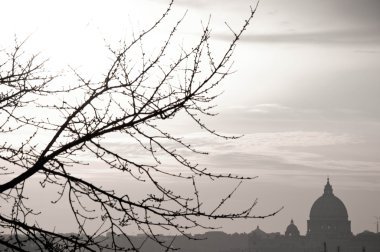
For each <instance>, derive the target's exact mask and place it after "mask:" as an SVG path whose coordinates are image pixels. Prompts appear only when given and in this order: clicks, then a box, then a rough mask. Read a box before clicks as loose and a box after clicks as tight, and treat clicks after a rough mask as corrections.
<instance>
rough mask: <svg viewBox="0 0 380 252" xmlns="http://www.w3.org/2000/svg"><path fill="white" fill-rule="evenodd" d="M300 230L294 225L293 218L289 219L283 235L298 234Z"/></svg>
mask: <svg viewBox="0 0 380 252" xmlns="http://www.w3.org/2000/svg"><path fill="white" fill-rule="evenodd" d="M299 235H300V231H299V230H298V228H297V226H296V225H294V222H293V220H291V221H290V224H289V225H288V227H287V228H286V231H285V236H299Z"/></svg>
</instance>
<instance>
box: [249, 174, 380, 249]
mask: <svg viewBox="0 0 380 252" xmlns="http://www.w3.org/2000/svg"><path fill="white" fill-rule="evenodd" d="M248 247H249V249H248V251H250V252H259V251H260V252H322V251H334V252H335V251H339V252H340V251H341V252H343V251H344V252H361V251H366V252H380V235H379V234H378V233H376V234H375V233H372V232H369V231H364V232H362V233H360V234H358V235H356V236H355V235H353V234H352V232H351V221H350V220H349V219H348V213H347V209H346V206H345V205H344V203H343V202H342V201H341V200H340V199H339V198H338V197H337V196H335V195H334V193H333V188H332V186H331V184H330V181H329V179H327V183H326V185H325V187H324V192H323V194H322V196H320V197H319V198H318V199H317V200H316V201H315V202H314V204H313V205H312V207H311V209H310V215H309V220H307V232H306V235H304V236H302V235H300V232H299V230H298V228H297V226H296V225H295V223H294V221H293V220H291V221H290V224H289V225H288V226H287V228H286V231H285V235H281V234H280V233H279V232H277V233H269V234H268V233H265V232H264V231H263V230H261V229H260V228H259V227H257V228H256V229H255V230H254V231H252V232H251V233H250V234H249V246H248Z"/></svg>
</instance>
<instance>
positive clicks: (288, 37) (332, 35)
mask: <svg viewBox="0 0 380 252" xmlns="http://www.w3.org/2000/svg"><path fill="white" fill-rule="evenodd" d="M213 37H214V38H216V39H220V40H226V41H231V38H232V34H230V33H216V34H214V35H213ZM241 41H243V42H248V43H294V44H352V45H354V44H367V45H378V43H379V41H380V30H379V28H373V29H367V30H364V29H363V30H358V29H351V30H349V29H347V30H343V29H342V30H327V29H326V30H319V31H298V32H281V31H272V32H271V33H259V32H256V33H250V34H244V35H243V37H242V39H241ZM375 52H377V51H376V50H375Z"/></svg>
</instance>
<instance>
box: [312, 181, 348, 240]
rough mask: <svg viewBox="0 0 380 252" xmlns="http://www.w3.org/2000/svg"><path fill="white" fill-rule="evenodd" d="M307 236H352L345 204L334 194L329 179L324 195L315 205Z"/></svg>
mask: <svg viewBox="0 0 380 252" xmlns="http://www.w3.org/2000/svg"><path fill="white" fill-rule="evenodd" d="M307 227H308V228H307V235H309V236H315V237H316V236H330V237H346V236H350V235H352V233H351V222H350V221H349V220H348V214H347V209H346V206H345V205H344V203H343V202H342V201H341V200H340V199H339V198H338V197H336V196H335V195H334V194H333V189H332V186H331V184H330V181H329V179H327V183H326V185H325V188H324V193H323V195H322V196H321V197H319V198H318V199H317V200H316V201H315V202H314V204H313V206H312V207H311V210H310V219H309V220H308V221H307Z"/></svg>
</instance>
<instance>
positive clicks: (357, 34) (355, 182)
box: [0, 0, 380, 234]
mask: <svg viewBox="0 0 380 252" xmlns="http://www.w3.org/2000/svg"><path fill="white" fill-rule="evenodd" d="M128 2H129V3H125V1H124V2H123V1H116V0H115V1H107V2H101V1H81V3H77V2H75V1H68V2H66V3H64V4H63V3H60V4H55V3H50V2H49V1H36V2H35V3H34V4H31V3H28V1H12V3H9V2H8V1H7V3H6V4H4V5H3V6H4V10H6V11H4V13H5V14H4V15H1V16H0V27H1V29H2V30H3V35H1V36H2V39H3V38H4V40H2V41H0V48H4V47H6V46H9V45H11V43H12V39H13V37H12V36H13V34H16V35H18V36H19V37H21V38H22V37H23V36H26V35H30V34H32V36H31V38H30V47H31V48H37V50H38V51H42V52H43V54H44V55H48V57H49V58H51V62H52V64H53V67H56V68H57V69H59V68H61V67H62V66H67V65H68V64H70V65H73V64H74V65H75V66H81V69H83V70H86V69H87V70H88V69H90V70H92V71H96V69H97V68H101V66H102V63H99V62H100V61H99V62H97V61H96V59H102V57H103V58H104V55H105V54H104V52H103V50H104V41H103V38H107V39H109V40H110V41H114V40H118V39H120V37H122V36H126V35H128V34H130V33H129V32H130V28H128V27H129V26H130V25H133V26H134V27H136V28H139V27H144V25H146V24H147V23H149V22H151V21H152V20H154V19H155V18H156V17H158V16H159V14H160V12H161V11H162V10H164V8H165V5H166V4H167V1H163V0H160V1H153V0H151V1H148V0H147V1H128ZM2 4H3V3H2ZM250 4H251V5H254V4H255V2H254V1H249V0H235V1H227V0H218V1H216V0H198V1H197V0H177V1H176V3H175V6H174V9H173V13H174V14H173V17H171V18H173V20H176V18H177V17H179V16H181V15H182V14H183V13H184V11H185V10H188V13H187V17H186V19H185V22H184V24H183V28H182V33H181V34H183V36H184V38H186V39H188V40H191V39H193V38H195V37H196V35H197V34H198V33H199V31H200V28H201V25H200V20H207V18H208V16H209V15H210V14H211V15H212V21H211V25H212V27H213V38H214V39H215V40H214V43H215V44H214V46H215V49H216V50H217V51H218V50H219V48H221V47H223V46H225V45H226V43H227V42H228V39H230V38H231V32H230V31H229V30H228V28H227V27H226V26H225V25H224V22H225V21H226V22H228V23H229V24H230V25H231V27H232V28H233V29H235V28H236V29H238V27H239V25H241V23H242V21H243V20H244V18H245V17H246V15H247V14H248V8H249V5H250ZM14 8H19V9H20V12H21V14H20V16H19V17H17V19H16V20H14V22H11V23H10V22H9V20H11V19H12V18H13V14H12V11H11V10H12V9H14ZM148 46H149V45H148ZM94 50H95V51H97V53H96V55H95V54H93V52H94ZM234 59H235V64H234V69H235V70H236V71H237V72H236V73H235V74H233V75H231V76H230V77H229V78H228V79H227V80H226V81H225V84H224V85H223V87H222V89H223V91H224V94H223V95H222V96H221V97H220V98H218V100H217V103H218V105H219V106H218V108H217V109H216V111H217V112H219V113H220V114H219V115H218V116H217V117H215V118H212V119H208V123H209V124H210V125H211V126H212V127H214V128H215V129H217V130H219V132H222V133H226V134H237V135H240V134H244V137H242V138H241V139H239V140H236V141H224V140H221V139H217V138H214V137H210V136H208V135H207V134H204V133H200V132H199V129H197V128H196V127H190V126H188V121H186V120H185V119H183V120H182V118H180V120H176V121H173V122H171V123H170V125H167V127H169V128H171V129H172V130H173V131H174V132H176V133H177V134H178V135H182V136H183V137H184V138H185V139H189V141H190V142H192V143H194V145H195V146H198V147H199V148H200V149H202V150H206V151H209V152H210V153H211V154H210V155H209V156H207V157H199V156H194V157H192V158H194V159H196V160H199V162H200V163H201V164H203V165H204V166H207V167H208V168H209V169H214V170H215V171H228V172H231V173H238V174H243V175H249V176H256V175H257V176H259V177H258V178H257V179H256V180H254V181H252V182H247V183H245V184H244V185H243V186H242V188H241V189H240V191H239V194H237V196H236V198H235V199H234V200H233V201H232V204H231V205H232V207H236V206H238V207H239V206H244V204H246V203H247V201H248V200H254V199H255V198H256V197H258V198H259V206H258V209H257V211H258V213H266V212H268V211H272V210H276V209H278V208H279V207H281V206H284V207H285V208H284V210H283V211H282V212H280V213H279V214H278V215H277V216H275V217H273V218H270V219H265V220H261V221H255V220H254V221H245V222H232V223H231V222H228V223H221V224H223V225H224V227H223V229H222V230H224V231H226V232H250V231H251V230H253V229H254V228H256V225H260V227H261V228H262V229H263V230H264V231H273V232H274V231H280V232H284V231H285V229H286V226H287V225H288V223H290V219H291V218H293V219H294V220H295V223H296V225H297V226H298V228H299V229H300V231H301V233H303V234H304V233H305V231H306V220H307V219H308V217H309V216H308V215H309V211H310V208H311V205H312V203H313V202H314V200H315V199H316V198H317V197H319V196H320V195H321V194H322V192H323V186H324V184H325V183H326V178H327V176H329V177H330V180H331V183H332V186H333V188H334V192H335V193H336V195H337V196H338V197H340V198H341V199H342V200H343V202H344V203H345V205H346V207H347V209H348V214H349V218H350V220H351V222H352V230H353V232H354V233H358V232H361V231H363V230H366V229H367V230H372V231H374V229H375V224H374V222H375V219H374V217H373V216H379V215H380V200H379V195H380V99H379V96H380V74H379V70H380V1H378V0H361V1H357V0H321V1H314V0H313V1H312V0H288V1H282V0H262V1H261V2H260V4H259V7H258V11H257V13H256V15H255V18H254V22H253V23H252V25H251V26H250V27H249V29H248V30H247V32H246V34H245V36H244V38H243V40H242V41H241V43H240V44H239V46H238V48H237V49H236V52H235V57H234ZM94 62H97V63H94ZM109 144H110V145H114V146H115V148H120V149H125V151H129V152H131V153H132V154H133V155H136V156H138V155H140V153H134V146H133V145H130V144H128V142H125V141H124V140H122V139H116V138H111V139H110V140H109ZM142 158H143V157H142ZM169 167H170V168H172V169H175V168H176V167H174V166H173V167H171V166H170V164H169ZM78 169H82V170H83V173H82V175H83V176H84V177H89V178H91V179H93V180H97V181H102V183H104V184H105V185H109V186H111V185H115V184H118V188H119V190H129V188H128V186H126V185H125V182H124V181H122V180H121V179H120V178H115V177H113V176H112V174H110V173H109V172H108V171H107V170H103V169H101V168H100V167H98V166H97V165H94V166H93V167H91V168H90V169H89V168H82V167H81V168H78ZM166 182H167V183H169V184H170V183H171V181H166ZM171 186H172V187H173V188H174V189H177V190H185V187H184V186H182V185H180V184H176V183H174V182H173V183H172V184H171ZM200 187H201V188H203V189H204V190H203V191H204V200H205V201H206V202H209V203H210V204H212V203H213V202H214V201H215V200H214V198H215V197H216V196H217V195H215V194H217V193H218V191H219V190H221V189H220V188H225V187H226V188H227V189H228V186H226V185H225V184H224V183H223V182H220V183H218V182H216V183H209V182H208V181H204V182H200ZM231 188H233V184H231ZM33 190H34V189H33ZM35 190H36V192H37V191H38V189H35ZM142 191H143V190H142ZM41 202H42V200H41ZM41 202H37V203H36V204H37V205H38V204H39V205H41V204H42V205H43V204H44V203H41ZM46 202H48V201H46ZM215 203H217V202H215ZM56 214H57V213H56ZM50 218H52V219H57V216H54V213H53V214H52V215H51V216H50Z"/></svg>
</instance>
